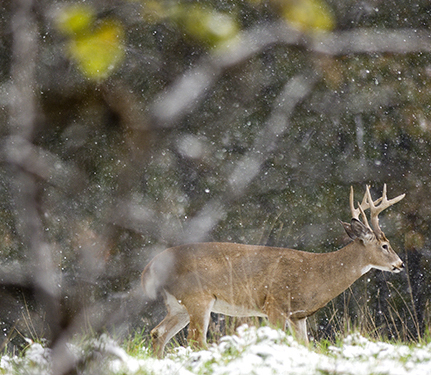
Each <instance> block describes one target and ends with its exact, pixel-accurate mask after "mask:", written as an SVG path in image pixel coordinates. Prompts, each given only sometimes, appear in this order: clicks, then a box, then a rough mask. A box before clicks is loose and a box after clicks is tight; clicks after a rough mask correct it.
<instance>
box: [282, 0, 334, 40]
mask: <svg viewBox="0 0 431 375" xmlns="http://www.w3.org/2000/svg"><path fill="white" fill-rule="evenodd" d="M283 8H284V9H283V17H284V18H285V19H286V20H287V21H288V22H289V24H290V25H291V26H293V27H294V28H296V29H298V30H300V31H302V32H308V33H310V32H311V33H313V32H321V31H330V30H332V29H333V28H334V26H335V20H334V16H333V14H332V12H331V10H330V8H329V7H328V6H327V5H326V3H325V2H323V1H321V0H293V1H288V2H286V3H285V5H284V7H283Z"/></svg>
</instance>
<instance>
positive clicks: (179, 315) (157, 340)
mask: <svg viewBox="0 0 431 375" xmlns="http://www.w3.org/2000/svg"><path fill="white" fill-rule="evenodd" d="M164 299H165V304H166V307H167V309H168V314H167V315H166V317H165V318H164V319H163V320H162V321H161V322H160V323H159V325H158V326H157V327H155V328H154V329H153V330H152V331H151V340H152V345H153V350H154V354H155V355H156V356H157V357H158V358H161V357H163V351H164V348H165V346H166V344H167V343H168V342H169V340H170V339H171V338H172V337H174V336H175V335H176V334H177V333H178V332H179V331H181V330H182V329H183V328H184V327H185V326H186V325H187V324H188V323H189V321H190V316H189V314H188V312H187V309H186V308H185V307H184V306H183V305H182V304H180V303H179V302H178V301H177V299H176V298H175V297H174V296H173V295H171V294H169V293H167V292H165V295H164Z"/></svg>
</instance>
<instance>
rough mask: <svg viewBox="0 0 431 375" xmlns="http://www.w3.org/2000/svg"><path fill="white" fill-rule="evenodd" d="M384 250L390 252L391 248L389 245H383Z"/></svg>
mask: <svg viewBox="0 0 431 375" xmlns="http://www.w3.org/2000/svg"><path fill="white" fill-rule="evenodd" d="M382 249H383V250H385V251H388V250H389V246H388V244H387V243H384V244H383V245H382Z"/></svg>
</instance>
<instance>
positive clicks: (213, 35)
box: [173, 5, 239, 46]
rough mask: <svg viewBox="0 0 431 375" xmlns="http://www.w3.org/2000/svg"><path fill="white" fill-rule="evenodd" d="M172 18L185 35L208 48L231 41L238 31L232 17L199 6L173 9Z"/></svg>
mask: <svg viewBox="0 0 431 375" xmlns="http://www.w3.org/2000/svg"><path fill="white" fill-rule="evenodd" d="M173 18H174V19H175V18H176V19H177V22H178V23H179V24H180V26H182V27H183V28H184V31H185V32H186V34H188V35H189V36H190V37H192V38H194V39H197V40H199V41H200V42H203V43H204V44H207V45H209V46H217V45H218V44H220V43H222V42H225V41H227V40H229V39H232V38H234V37H235V36H236V35H237V33H238V31H239V26H238V23H237V21H236V20H235V19H234V18H233V17H232V16H230V15H229V14H227V13H223V12H218V11H216V10H215V9H212V8H209V7H203V6H200V5H192V6H181V8H177V9H175V12H173Z"/></svg>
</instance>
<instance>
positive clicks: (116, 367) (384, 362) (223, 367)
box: [0, 326, 431, 375]
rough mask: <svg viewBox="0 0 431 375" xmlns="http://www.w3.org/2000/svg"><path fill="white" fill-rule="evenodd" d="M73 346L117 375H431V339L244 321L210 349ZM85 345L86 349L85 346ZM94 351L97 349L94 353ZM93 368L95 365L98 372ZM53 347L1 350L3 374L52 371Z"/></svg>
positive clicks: (100, 343) (105, 340) (103, 340)
mask: <svg viewBox="0 0 431 375" xmlns="http://www.w3.org/2000/svg"><path fill="white" fill-rule="evenodd" d="M82 345H83V347H77V346H76V345H71V346H70V350H71V352H73V353H75V355H76V356H79V355H81V356H82V355H84V356H85V357H86V358H88V360H87V361H88V362H92V363H86V365H87V369H90V368H91V369H92V370H88V371H86V370H85V366H84V367H83V371H82V373H100V374H102V373H103V374H115V375H117V374H118V375H119V374H121V375H126V374H127V375H128V374H136V375H144V374H145V375H151V374H154V375H156V374H163V375H165V374H176V375H190V374H200V375H206V374H208V375H210V374H211V375H224V374H226V375H227V374H229V375H253V374H256V375H270V374H304V375H305V374H306V375H311V374H352V375H363V374H364V375H371V374H373V375H376V374H387V375H404V374H412V375H425V374H431V343H428V344H412V345H407V344H400V343H398V344H391V343H387V342H374V341H371V340H369V339H367V338H365V337H363V336H361V335H360V334H356V333H354V334H350V335H349V336H347V337H346V338H345V339H343V340H342V341H340V342H339V343H338V344H336V345H324V344H319V343H318V344H316V345H310V347H306V346H303V345H301V344H299V343H297V342H296V341H295V340H294V339H293V338H292V337H291V336H289V335H287V334H286V333H285V332H283V331H280V330H274V329H271V328H269V327H260V328H255V327H247V326H242V327H240V328H239V329H238V331H237V334H236V335H233V336H226V337H224V338H222V339H221V340H220V342H219V343H218V344H213V345H210V346H209V348H208V349H207V350H202V351H197V352H193V351H192V350H190V349H188V348H183V347H177V348H176V349H174V350H173V351H172V352H171V353H169V354H167V356H166V358H164V359H161V360H158V359H155V358H154V357H152V356H151V354H150V352H149V350H148V349H147V348H145V347H138V348H137V347H131V345H130V344H129V345H125V346H124V347H126V348H127V350H126V349H125V348H124V347H121V346H119V345H118V344H117V343H116V342H115V341H114V340H113V339H111V338H109V337H108V336H106V335H103V336H102V337H100V338H98V339H92V340H87V341H86V342H85V344H82ZM84 347H85V348H84ZM95 353H96V354H95ZM95 369H97V371H96V372H94V371H95ZM50 372H51V352H50V350H49V349H46V348H44V347H43V346H42V345H41V344H39V343H33V344H31V345H30V346H29V347H28V349H27V350H26V351H25V353H24V354H23V355H22V356H19V357H17V356H15V357H10V356H8V355H3V356H2V357H1V360H0V374H49V373H50Z"/></svg>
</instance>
